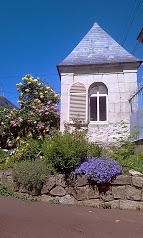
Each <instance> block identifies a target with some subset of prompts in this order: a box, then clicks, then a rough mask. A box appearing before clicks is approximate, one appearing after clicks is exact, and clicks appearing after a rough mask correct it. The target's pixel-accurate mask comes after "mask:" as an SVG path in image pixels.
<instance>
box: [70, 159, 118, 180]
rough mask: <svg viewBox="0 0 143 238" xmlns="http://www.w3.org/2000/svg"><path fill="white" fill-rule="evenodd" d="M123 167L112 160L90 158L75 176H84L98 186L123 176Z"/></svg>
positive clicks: (76, 171)
mask: <svg viewBox="0 0 143 238" xmlns="http://www.w3.org/2000/svg"><path fill="white" fill-rule="evenodd" d="M121 172H122V166H121V165H120V164H119V163H118V162H117V161H115V160H113V159H111V158H102V157H99V158H98V157H96V158H88V159H87V160H86V161H85V162H83V163H82V164H81V165H80V167H79V168H77V169H76V170H75V172H74V173H75V174H84V175H86V176H87V177H88V178H89V179H91V180H94V181H96V182H97V183H98V184H104V183H107V182H111V180H112V179H114V178H115V177H116V176H117V175H119V174H121Z"/></svg>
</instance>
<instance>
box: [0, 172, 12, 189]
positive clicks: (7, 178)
mask: <svg viewBox="0 0 143 238" xmlns="http://www.w3.org/2000/svg"><path fill="white" fill-rule="evenodd" d="M1 183H2V184H5V185H7V186H11V187H13V184H14V182H13V178H12V175H6V173H3V174H2V178H1Z"/></svg>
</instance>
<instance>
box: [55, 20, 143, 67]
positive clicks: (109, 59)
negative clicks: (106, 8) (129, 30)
mask: <svg viewBox="0 0 143 238" xmlns="http://www.w3.org/2000/svg"><path fill="white" fill-rule="evenodd" d="M140 61H141V60H140V59H138V58H136V57H135V56H133V55H132V54H130V53H129V52H128V51H127V50H125V49H124V48H123V47H122V46H121V45H120V44H119V43H118V42H117V41H115V40H114V39H113V38H112V37H111V36H110V35H109V34H108V33H107V32H105V31H104V30H103V29H102V28H101V27H100V26H99V25H98V23H97V22H95V23H94V24H93V26H92V28H91V29H90V30H89V31H88V32H87V34H86V35H85V36H84V37H83V39H82V40H81V41H80V42H79V43H78V45H77V46H76V47H75V48H74V49H73V50H72V52H71V53H70V54H69V55H68V56H67V57H66V58H65V59H64V60H63V61H62V62H61V63H60V64H59V65H88V64H92V65H93V64H94V65H96V64H109V63H130V62H140Z"/></svg>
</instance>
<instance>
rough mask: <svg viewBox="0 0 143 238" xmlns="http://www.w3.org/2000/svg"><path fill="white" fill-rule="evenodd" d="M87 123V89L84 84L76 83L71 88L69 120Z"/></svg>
mask: <svg viewBox="0 0 143 238" xmlns="http://www.w3.org/2000/svg"><path fill="white" fill-rule="evenodd" d="M76 118H78V119H80V120H82V121H86V88H85V86H84V85H83V84H82V83H75V84H73V85H72V86H71V88H70V107H69V119H70V121H71V120H73V119H76Z"/></svg>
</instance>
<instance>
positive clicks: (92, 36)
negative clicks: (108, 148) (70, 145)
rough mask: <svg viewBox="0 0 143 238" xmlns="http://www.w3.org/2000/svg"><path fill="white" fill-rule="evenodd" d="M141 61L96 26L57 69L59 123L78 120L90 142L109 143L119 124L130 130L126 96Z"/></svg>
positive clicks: (133, 85) (62, 128) (128, 105)
mask: <svg viewBox="0 0 143 238" xmlns="http://www.w3.org/2000/svg"><path fill="white" fill-rule="evenodd" d="M140 64H141V60H139V59H138V58H136V57H134V56H133V55H131V54H130V53H128V52H127V51H126V50H125V49H124V48H123V47H122V46H120V45H119V44H118V43H117V42H116V41H115V40H114V39H113V38H112V37H111V36H109V35H108V34H107V33H106V32H105V31H104V30H103V29H102V28H101V27H100V26H99V25H98V24H97V23H95V24H94V25H93V27H92V28H91V29H90V31H89V32H88V33H87V34H86V35H85V37H84V38H83V39H82V40H81V41H80V43H79V44H78V45H77V46H76V47H75V48H74V50H73V51H72V52H71V53H70V54H69V55H68V56H67V57H66V58H65V59H64V60H63V61H62V62H61V63H60V64H58V65H57V68H58V72H59V75H60V78H61V121H60V128H61V131H64V124H65V123H70V125H71V126H74V120H75V119H76V118H78V119H79V120H80V121H81V123H82V124H83V126H87V128H88V134H89V138H90V140H91V141H97V142H101V143H102V142H103V143H112V142H114V137H116V136H117V134H118V132H120V131H121V132H122V126H121V122H124V123H125V124H126V127H127V128H128V129H129V128H130V111H131V109H130V103H129V98H130V94H131V93H132V92H133V91H134V89H135V88H136V86H137V69H138V67H139V66H140Z"/></svg>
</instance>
